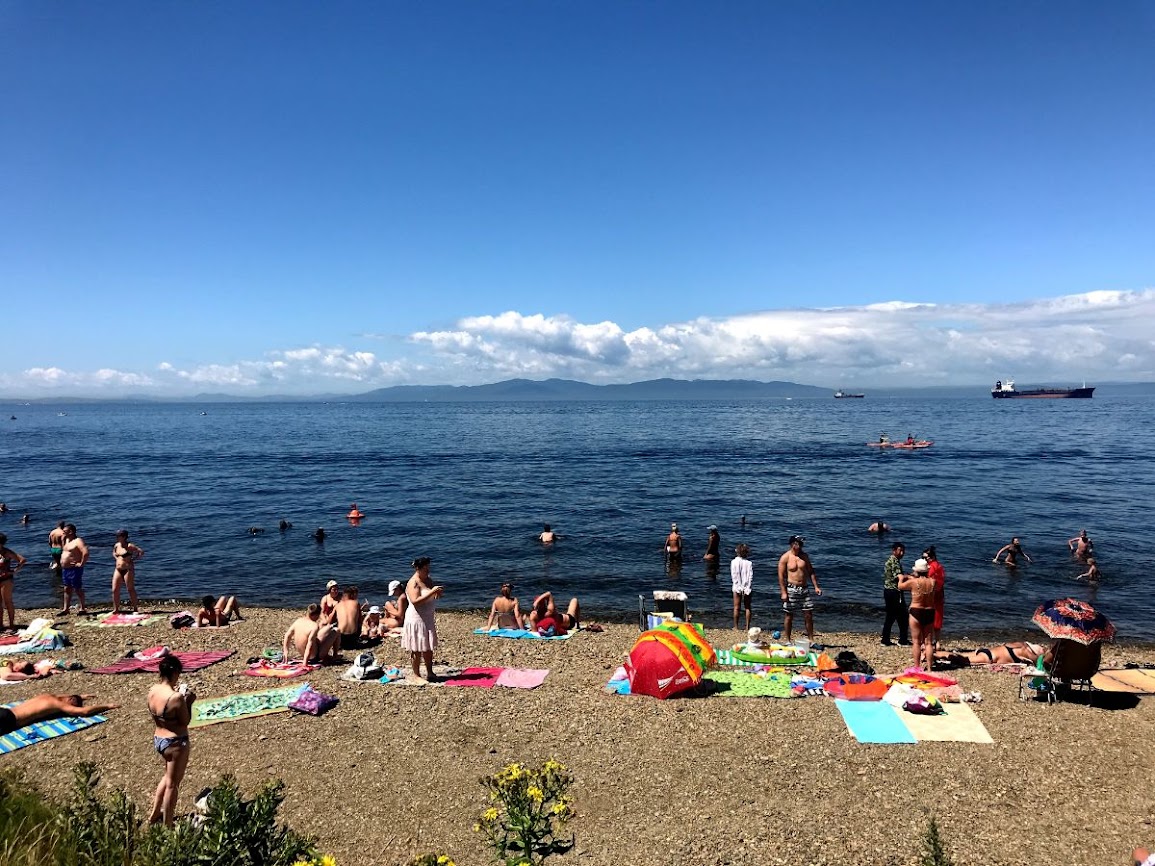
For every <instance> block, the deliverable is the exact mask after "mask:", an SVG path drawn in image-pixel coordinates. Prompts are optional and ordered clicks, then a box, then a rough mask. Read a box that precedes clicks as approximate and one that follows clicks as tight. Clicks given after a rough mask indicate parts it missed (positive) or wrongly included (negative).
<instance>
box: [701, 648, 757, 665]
mask: <svg viewBox="0 0 1155 866" xmlns="http://www.w3.org/2000/svg"><path fill="white" fill-rule="evenodd" d="M714 653H715V655H717V656H718V666H719V667H724V668H764V667H766V665H765V664H762V663H761V662H748V661H744V660H743V659H740V658H738V657H737V656H736V655H734V651H733V650H728V649H717V648H715V649H714Z"/></svg>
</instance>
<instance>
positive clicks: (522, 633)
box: [473, 628, 574, 640]
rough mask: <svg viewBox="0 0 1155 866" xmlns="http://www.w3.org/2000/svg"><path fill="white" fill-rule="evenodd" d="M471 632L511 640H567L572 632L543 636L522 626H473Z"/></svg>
mask: <svg viewBox="0 0 1155 866" xmlns="http://www.w3.org/2000/svg"><path fill="white" fill-rule="evenodd" d="M473 633H474V634H479V635H481V636H482V637H506V638H510V639H512V640H569V639H570V637H571V636H572V635H573V633H574V632H572V631H570V632H566V633H565V634H558V635H553V636H551V637H544V636H543V635H540V634H538V633H537V632H535V631H528V630H527V629H524V628H497V629H494V630H493V631H490V630H489V629H487V628H475V629H474V630H473Z"/></svg>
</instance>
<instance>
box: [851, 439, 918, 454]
mask: <svg viewBox="0 0 1155 866" xmlns="http://www.w3.org/2000/svg"><path fill="white" fill-rule="evenodd" d="M866 444H867V445H869V446H870V447H871V448H901V449H903V450H904V451H914V450H916V449H918V448H929V447H930V446H931V445H933V444H934V440H932V439H919V440H918V441H917V442H867V443H866Z"/></svg>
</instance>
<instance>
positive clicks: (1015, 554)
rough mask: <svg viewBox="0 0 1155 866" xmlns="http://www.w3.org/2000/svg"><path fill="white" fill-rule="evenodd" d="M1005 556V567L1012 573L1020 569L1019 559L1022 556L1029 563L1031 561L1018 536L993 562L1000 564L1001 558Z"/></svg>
mask: <svg viewBox="0 0 1155 866" xmlns="http://www.w3.org/2000/svg"><path fill="white" fill-rule="evenodd" d="M1004 554H1005V558H1004V560H1003V565H1005V566H1006V567H1007V568H1008V569H1010V570H1011V571H1014V570H1015V569H1016V568H1018V567H1019V557H1020V556H1021V557H1022V558H1023V559H1025V560H1026V561H1027V562H1030V561H1031V558H1030V557H1029V556H1027V552H1026V551H1025V550H1023V545H1022V543H1021V542H1020V541H1019V537H1018V536H1017V535H1016V536H1015V537H1014V538H1012V539H1011V543H1010V544H1008V545H1006V546H1005V547H1003V548H1002V549H1001V550H1000V551H999V552H998V553H996V554H995V558H994V559H992V560H991V562H998V561H999V557H1000V556H1004Z"/></svg>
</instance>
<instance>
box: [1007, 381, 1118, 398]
mask: <svg viewBox="0 0 1155 866" xmlns="http://www.w3.org/2000/svg"><path fill="white" fill-rule="evenodd" d="M1094 393H1095V389H1094V387H1091V388H1088V387H1087V385H1086V383H1084V384H1083V387H1082V388H1026V389H1024V390H1022V391H1020V390H1018V389H1017V388H1015V380H1014V379H1007V381H1005V382H1003V381H1002V380H1000V381H998V382H995V387H993V388H991V396H992V397H994V398H995V399H996V400H1005V399H1007V398H1012V397H1013V398H1019V397H1034V398H1036V399H1038V398H1042V399H1052V400H1063V399H1072V398H1074V399H1082V400H1090V399H1091V395H1092V394H1094Z"/></svg>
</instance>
